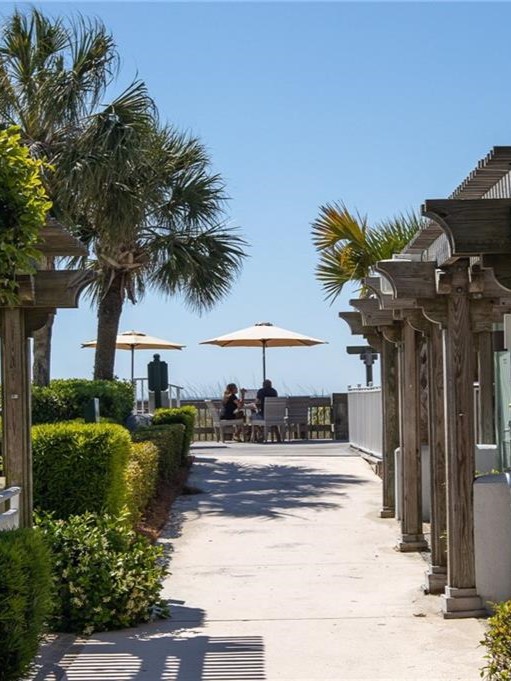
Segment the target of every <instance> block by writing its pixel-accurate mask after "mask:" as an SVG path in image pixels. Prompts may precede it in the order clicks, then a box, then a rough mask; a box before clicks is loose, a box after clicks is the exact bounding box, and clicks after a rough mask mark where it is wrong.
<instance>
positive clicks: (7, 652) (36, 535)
mask: <svg viewBox="0 0 511 681" xmlns="http://www.w3.org/2000/svg"><path fill="white" fill-rule="evenodd" d="M50 608H51V570H50V554H49V551H48V549H47V547H46V544H45V543H44V541H43V538H42V536H41V533H40V532H38V531H37V530H29V529H20V530H9V531H8V532H0V681H16V680H17V679H20V678H22V677H23V676H25V675H26V674H27V672H28V671H29V669H30V666H31V662H32V660H33V658H34V657H35V655H36V654H37V650H38V647H39V641H40V638H41V635H42V633H43V627H44V624H45V621H46V620H47V618H48V616H49V613H50Z"/></svg>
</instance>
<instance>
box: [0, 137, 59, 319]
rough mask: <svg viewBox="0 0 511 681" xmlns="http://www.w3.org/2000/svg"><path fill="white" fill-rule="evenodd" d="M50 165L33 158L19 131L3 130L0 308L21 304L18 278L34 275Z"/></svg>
mask: <svg viewBox="0 0 511 681" xmlns="http://www.w3.org/2000/svg"><path fill="white" fill-rule="evenodd" d="M45 165H46V167H47V164H45V163H43V162H42V161H40V160H36V159H33V158H31V157H30V153H29V150H28V148H27V147H26V146H23V145H22V144H21V143H20V133H19V128H16V127H14V126H12V127H9V128H7V129H4V130H0V233H1V235H2V239H1V248H0V304H1V305H16V304H17V303H18V302H19V295H18V284H17V282H16V275H17V274H18V273H19V272H24V273H27V274H31V273H32V272H34V269H35V268H34V265H35V262H36V261H37V259H38V258H39V257H40V256H41V253H40V252H39V251H38V250H36V248H35V247H36V244H37V242H38V240H39V232H40V230H41V229H42V228H43V227H44V224H45V222H46V213H47V212H48V211H49V209H50V207H51V202H50V201H48V197H47V195H46V192H45V190H44V187H43V184H42V182H41V171H42V169H43V168H44V167H45Z"/></svg>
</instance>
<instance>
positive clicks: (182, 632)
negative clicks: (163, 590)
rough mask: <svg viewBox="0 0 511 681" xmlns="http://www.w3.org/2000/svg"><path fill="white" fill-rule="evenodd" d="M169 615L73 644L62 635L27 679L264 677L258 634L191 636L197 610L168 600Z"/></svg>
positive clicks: (199, 620) (219, 680) (200, 616)
mask: <svg viewBox="0 0 511 681" xmlns="http://www.w3.org/2000/svg"><path fill="white" fill-rule="evenodd" d="M171 613H172V617H171V619H169V620H160V621H158V622H154V623H152V624H147V625H144V626H141V627H138V628H137V629H128V630H124V631H113V632H106V633H103V634H96V635H93V636H92V637H91V638H90V639H87V640H84V639H81V640H80V639H77V640H76V641H75V642H74V643H72V642H70V639H69V638H66V637H65V636H63V637H61V638H59V639H57V640H56V641H55V642H54V643H53V644H52V645H51V646H49V647H48V650H47V651H46V655H45V656H43V659H44V657H45V658H46V659H44V664H43V666H42V667H40V668H39V670H38V672H37V673H36V675H35V676H33V677H32V681H92V680H93V679H94V681H141V680H144V681H157V680H158V681H197V680H198V679H202V681H225V680H226V679H237V680H239V681H249V680H254V681H256V680H257V681H264V679H266V676H265V671H264V642H263V639H262V637H261V636H206V635H204V634H201V635H197V634H196V633H195V632H194V629H195V628H196V627H199V626H201V625H202V624H203V622H204V616H205V613H204V611H203V610H201V609H199V608H187V607H184V606H183V605H182V604H181V603H180V602H176V601H172V602H171ZM66 642H67V646H66V645H65V643H66ZM52 647H53V648H54V649H55V650H54V651H53V653H54V654H53V659H50V658H51V651H50V648H52ZM57 650H60V653H61V654H60V656H59V655H58V654H57Z"/></svg>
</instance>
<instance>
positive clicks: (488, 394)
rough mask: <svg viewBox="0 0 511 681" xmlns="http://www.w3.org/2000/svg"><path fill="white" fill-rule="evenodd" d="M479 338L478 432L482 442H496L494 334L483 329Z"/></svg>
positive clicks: (487, 443) (488, 443) (478, 335)
mask: <svg viewBox="0 0 511 681" xmlns="http://www.w3.org/2000/svg"><path fill="white" fill-rule="evenodd" d="M477 338H478V353H477V358H478V376H479V414H478V417H479V423H478V433H479V442H480V443H481V444H486V445H492V444H495V400H494V389H493V384H494V367H493V334H492V332H491V331H481V332H480V333H478V334H477Z"/></svg>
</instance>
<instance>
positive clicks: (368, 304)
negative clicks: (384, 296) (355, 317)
mask: <svg viewBox="0 0 511 681" xmlns="http://www.w3.org/2000/svg"><path fill="white" fill-rule="evenodd" d="M350 305H352V306H353V307H354V308H355V309H356V310H358V311H359V312H360V313H361V315H362V324H363V325H364V326H380V325H382V324H392V322H393V321H394V318H393V316H392V311H390V310H381V309H380V305H379V302H378V300H377V299H376V298H354V299H352V300H350Z"/></svg>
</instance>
